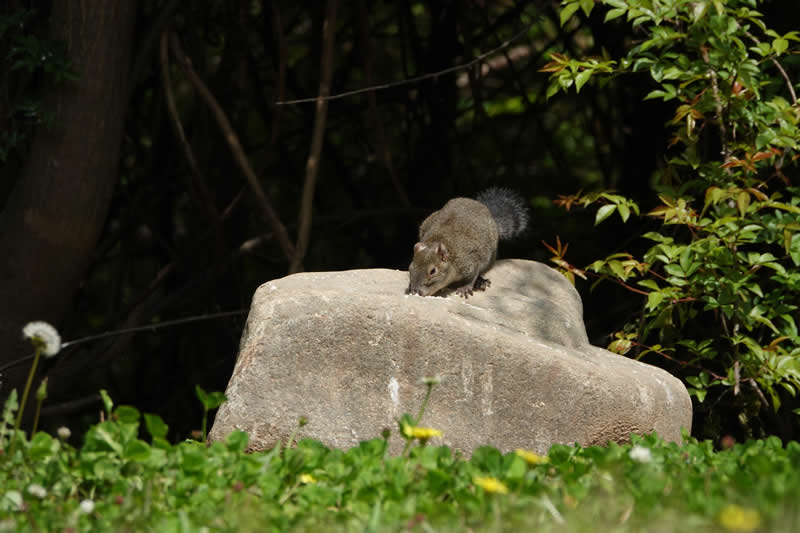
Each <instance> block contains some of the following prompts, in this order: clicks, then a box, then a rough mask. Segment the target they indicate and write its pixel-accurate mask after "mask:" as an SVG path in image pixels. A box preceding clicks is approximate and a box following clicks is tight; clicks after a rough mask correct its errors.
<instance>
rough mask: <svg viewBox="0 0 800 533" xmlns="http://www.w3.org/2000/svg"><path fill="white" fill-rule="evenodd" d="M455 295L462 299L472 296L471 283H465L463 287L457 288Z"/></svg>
mask: <svg viewBox="0 0 800 533" xmlns="http://www.w3.org/2000/svg"><path fill="white" fill-rule="evenodd" d="M456 294H458V295H459V296H461V297H463V298H469V297H470V296H471V295H472V283H467V284H466V285H464V286H463V287H459V288H457V289H456Z"/></svg>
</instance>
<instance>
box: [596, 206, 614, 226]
mask: <svg viewBox="0 0 800 533" xmlns="http://www.w3.org/2000/svg"><path fill="white" fill-rule="evenodd" d="M616 209H617V206H616V205H614V204H608V205H604V206H603V207H601V208H600V209H598V210H597V215H595V217H594V225H595V226H596V225H598V224H599V223H601V222H602V221H604V220H605V219H607V218H608V217H610V216H611V214H612V213H613V212H614V210H616Z"/></svg>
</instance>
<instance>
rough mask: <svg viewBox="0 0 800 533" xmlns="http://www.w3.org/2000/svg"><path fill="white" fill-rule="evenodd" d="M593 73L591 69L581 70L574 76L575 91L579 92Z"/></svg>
mask: <svg viewBox="0 0 800 533" xmlns="http://www.w3.org/2000/svg"><path fill="white" fill-rule="evenodd" d="M592 74H594V71H593V70H589V69H587V70H582V71H580V72H579V73H578V75H577V76H575V92H581V87H583V86H584V85H586V82H587V81H589V78H591V77H592Z"/></svg>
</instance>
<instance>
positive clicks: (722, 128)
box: [702, 47, 730, 160]
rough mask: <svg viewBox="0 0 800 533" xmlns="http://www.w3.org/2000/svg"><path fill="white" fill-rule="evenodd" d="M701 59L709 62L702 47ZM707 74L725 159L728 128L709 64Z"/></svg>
mask: <svg viewBox="0 0 800 533" xmlns="http://www.w3.org/2000/svg"><path fill="white" fill-rule="evenodd" d="M702 51H703V61H705V62H706V64H707V65H708V64H709V63H710V60H709V57H708V49H707V48H705V47H704V48H703V49H702ZM708 73H709V76H711V90H712V92H713V95H714V104H715V107H716V109H717V122H718V124H719V131H720V137H722V139H721V141H722V157H723V159H725V160H727V159H728V156H729V155H730V152H728V128H727V127H726V126H725V114H724V113H723V108H722V100H721V99H720V96H719V82H718V80H717V72H716V71H715V70H714V69H713V68H711V66H709V69H708Z"/></svg>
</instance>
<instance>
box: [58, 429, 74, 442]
mask: <svg viewBox="0 0 800 533" xmlns="http://www.w3.org/2000/svg"><path fill="white" fill-rule="evenodd" d="M56 434H57V435H58V438H59V439H61V440H67V439H68V438H69V437H70V435H72V432H71V431H70V430H69V428H68V427H67V426H61V427H60V428H58V429H57V430H56Z"/></svg>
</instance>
